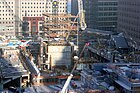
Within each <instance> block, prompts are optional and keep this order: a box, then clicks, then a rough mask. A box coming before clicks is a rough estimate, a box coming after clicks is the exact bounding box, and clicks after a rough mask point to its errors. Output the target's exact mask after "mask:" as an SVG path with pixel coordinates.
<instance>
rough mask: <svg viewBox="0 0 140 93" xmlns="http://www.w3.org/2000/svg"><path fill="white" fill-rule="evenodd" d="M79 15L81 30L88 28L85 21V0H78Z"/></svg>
mask: <svg viewBox="0 0 140 93" xmlns="http://www.w3.org/2000/svg"><path fill="white" fill-rule="evenodd" d="M78 16H79V25H80V29H81V30H85V29H86V28H87V25H86V22H85V10H84V9H83V1H82V0H78Z"/></svg>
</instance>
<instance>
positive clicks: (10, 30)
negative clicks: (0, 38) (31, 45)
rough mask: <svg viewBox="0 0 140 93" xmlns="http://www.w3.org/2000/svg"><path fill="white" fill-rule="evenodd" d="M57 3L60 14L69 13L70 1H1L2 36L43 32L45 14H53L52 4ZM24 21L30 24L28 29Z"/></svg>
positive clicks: (0, 26)
mask: <svg viewBox="0 0 140 93" xmlns="http://www.w3.org/2000/svg"><path fill="white" fill-rule="evenodd" d="M55 1H57V3H58V11H57V12H58V13H62V14H66V13H68V8H69V9H70V6H69V7H67V2H68V0H1V1H0V34H1V35H8V36H16V35H17V36H18V35H22V34H23V32H22V30H28V31H25V33H30V34H36V33H38V32H39V31H41V30H42V28H41V26H42V20H44V16H43V13H50V14H51V13H53V12H54V11H53V7H52V4H53V2H55ZM69 4H70V0H69ZM69 12H71V11H70V10H69ZM23 20H24V22H25V21H27V22H28V27H27V28H26V26H23ZM22 26H23V29H22Z"/></svg>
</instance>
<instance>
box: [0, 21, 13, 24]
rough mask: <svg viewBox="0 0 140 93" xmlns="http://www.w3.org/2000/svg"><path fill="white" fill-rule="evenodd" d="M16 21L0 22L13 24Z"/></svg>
mask: <svg viewBox="0 0 140 93" xmlns="http://www.w3.org/2000/svg"><path fill="white" fill-rule="evenodd" d="M13 23H14V22H12V21H9V22H0V24H13Z"/></svg>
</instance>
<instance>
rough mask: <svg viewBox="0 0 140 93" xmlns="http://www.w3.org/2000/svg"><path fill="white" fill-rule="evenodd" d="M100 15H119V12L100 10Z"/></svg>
mask: <svg viewBox="0 0 140 93" xmlns="http://www.w3.org/2000/svg"><path fill="white" fill-rule="evenodd" d="M98 15H99V16H117V12H99V13H98Z"/></svg>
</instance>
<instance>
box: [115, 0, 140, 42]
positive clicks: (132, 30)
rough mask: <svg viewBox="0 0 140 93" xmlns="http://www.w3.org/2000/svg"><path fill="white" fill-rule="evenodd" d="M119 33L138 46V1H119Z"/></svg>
mask: <svg viewBox="0 0 140 93" xmlns="http://www.w3.org/2000/svg"><path fill="white" fill-rule="evenodd" d="M117 30H118V31H119V32H124V34H125V35H126V36H127V37H128V38H130V39H131V40H132V41H134V42H136V44H137V45H140V1H139V0H119V3H118V29H117Z"/></svg>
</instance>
